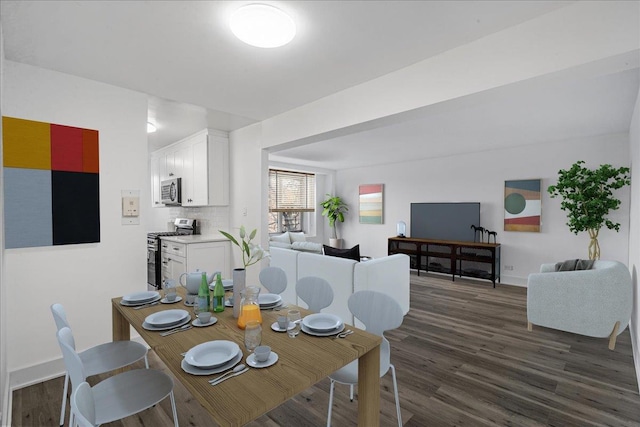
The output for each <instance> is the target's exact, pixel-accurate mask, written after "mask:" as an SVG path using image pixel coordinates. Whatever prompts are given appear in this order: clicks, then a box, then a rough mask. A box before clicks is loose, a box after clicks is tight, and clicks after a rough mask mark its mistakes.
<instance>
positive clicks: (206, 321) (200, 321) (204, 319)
mask: <svg viewBox="0 0 640 427" xmlns="http://www.w3.org/2000/svg"><path fill="white" fill-rule="evenodd" d="M217 322H218V318H217V317H213V316H212V315H211V312H209V311H201V312H199V313H198V314H197V318H196V319H195V320H194V321H193V322H191V324H192V325H193V326H195V327H196V328H205V327H207V326H211V325H215V324H216V323H217Z"/></svg>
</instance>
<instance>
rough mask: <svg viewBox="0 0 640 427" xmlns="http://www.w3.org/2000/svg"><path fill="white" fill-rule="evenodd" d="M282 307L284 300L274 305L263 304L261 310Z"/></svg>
mask: <svg viewBox="0 0 640 427" xmlns="http://www.w3.org/2000/svg"><path fill="white" fill-rule="evenodd" d="M278 307H282V301H280V302H277V303H275V304H273V305H261V306H260V310H273V309H274V308H278Z"/></svg>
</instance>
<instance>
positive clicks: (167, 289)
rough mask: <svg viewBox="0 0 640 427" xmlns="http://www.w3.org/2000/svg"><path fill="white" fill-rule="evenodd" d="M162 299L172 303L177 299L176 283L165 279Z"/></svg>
mask: <svg viewBox="0 0 640 427" xmlns="http://www.w3.org/2000/svg"><path fill="white" fill-rule="evenodd" d="M164 297H165V298H166V299H167V301H169V302H171V301H174V300H175V299H176V297H177V291H176V281H175V280H173V279H165V281H164Z"/></svg>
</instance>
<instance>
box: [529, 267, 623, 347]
mask: <svg viewBox="0 0 640 427" xmlns="http://www.w3.org/2000/svg"><path fill="white" fill-rule="evenodd" d="M554 267H555V264H543V265H542V266H541V267H540V273H535V274H530V275H529V280H528V284H527V287H528V289H527V320H528V329H529V330H530V331H531V330H532V325H538V326H544V327H547V328H553V329H558V330H561V331H566V332H572V333H575V334H580V335H587V336H590V337H597V338H605V337H608V338H609V349H611V350H613V349H614V348H615V343H616V337H617V336H618V335H619V334H620V333H621V332H622V331H624V330H625V328H626V327H627V325H628V324H629V319H630V318H631V310H632V302H633V285H632V282H631V275H630V273H629V269H628V268H627V267H626V266H625V265H624V264H622V263H620V262H617V261H595V262H594V264H593V269H591V270H578V271H562V272H555V271H554Z"/></svg>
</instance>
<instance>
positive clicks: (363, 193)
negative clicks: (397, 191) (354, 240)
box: [358, 184, 384, 224]
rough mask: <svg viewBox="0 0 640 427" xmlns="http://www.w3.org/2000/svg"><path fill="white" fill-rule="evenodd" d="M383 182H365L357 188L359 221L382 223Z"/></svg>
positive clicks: (362, 222) (363, 222)
mask: <svg viewBox="0 0 640 427" xmlns="http://www.w3.org/2000/svg"><path fill="white" fill-rule="evenodd" d="M383 189H384V184H367V185H361V186H360V188H359V192H358V194H359V197H360V223H361V224H382V207H383V199H382V196H383V194H382V193H383Z"/></svg>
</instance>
